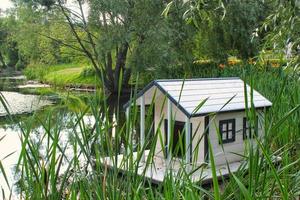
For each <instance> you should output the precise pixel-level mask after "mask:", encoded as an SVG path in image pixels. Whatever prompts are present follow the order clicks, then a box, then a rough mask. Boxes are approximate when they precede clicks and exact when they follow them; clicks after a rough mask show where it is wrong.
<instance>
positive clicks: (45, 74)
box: [24, 64, 98, 87]
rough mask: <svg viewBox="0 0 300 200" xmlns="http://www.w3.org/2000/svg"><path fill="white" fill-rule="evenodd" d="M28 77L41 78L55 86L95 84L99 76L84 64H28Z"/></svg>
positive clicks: (25, 72) (26, 71) (26, 72)
mask: <svg viewBox="0 0 300 200" xmlns="http://www.w3.org/2000/svg"><path fill="white" fill-rule="evenodd" d="M24 74H25V75H26V77H27V78H28V79H33V80H39V81H41V82H44V83H49V84H51V85H54V86H58V87H63V86H83V87H87V86H94V85H97V82H98V80H97V77H96V76H95V73H94V71H93V69H92V68H91V67H88V66H86V65H83V64H59V65H51V66H41V65H37V66H28V67H27V68H26V69H25V70H24Z"/></svg>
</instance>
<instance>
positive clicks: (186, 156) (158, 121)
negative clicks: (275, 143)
mask: <svg viewBox="0 0 300 200" xmlns="http://www.w3.org/2000/svg"><path fill="white" fill-rule="evenodd" d="M151 104H152V105H153V108H154V109H153V112H154V113H153V116H154V120H153V122H154V127H155V130H158V131H156V134H160V137H157V138H161V139H157V141H152V142H155V143H156V148H155V156H154V159H153V162H160V165H161V167H160V168H157V170H158V171H156V172H155V173H154V174H153V173H149V177H150V178H151V179H154V180H156V181H157V182H160V181H162V180H163V174H164V173H165V171H166V164H167V163H168V162H169V161H170V160H174V161H175V162H184V163H186V164H191V165H192V166H200V165H202V164H203V163H208V166H209V163H210V159H209V158H210V157H211V156H213V158H214V161H215V164H216V165H217V166H219V167H221V166H225V165H226V164H227V163H229V164H231V165H232V166H233V168H234V169H231V171H234V170H237V168H238V166H239V165H237V163H239V162H241V161H242V160H243V155H244V154H245V149H246V148H245V146H246V145H245V144H246V141H255V140H254V139H253V138H254V137H257V138H261V137H262V136H263V129H264V128H263V124H264V123H263V119H264V112H265V110H266V108H268V107H270V106H272V103H271V102H270V101H269V100H268V99H266V98H265V97H264V96H262V95H261V94H260V93H259V92H257V91H255V90H253V89H251V88H250V86H248V85H247V84H245V83H244V82H243V81H242V80H241V79H239V78H209V79H208V78H201V79H187V80H177V79H176V80H155V81H153V82H151V83H150V84H149V85H148V86H146V87H145V88H144V89H143V90H141V91H140V92H139V93H138V94H137V95H136V98H135V99H134V100H131V101H130V102H128V103H127V104H126V105H125V107H126V109H127V111H128V110H130V109H131V108H132V106H133V105H135V106H138V109H140V131H139V134H140V137H139V138H140V144H141V146H143V145H144V143H145V133H146V132H148V130H145V109H146V107H147V106H149V105H151ZM251 106H252V108H253V109H255V111H256V112H255V113H256V114H255V117H254V118H255V120H254V121H255V123H250V122H249V118H248V117H247V116H246V110H247V109H248V110H249V108H250V107H251ZM250 124H251V125H250ZM252 124H253V128H251V127H252ZM250 126H251V127H250ZM150 138H155V137H150ZM209 143H210V144H211V147H212V151H213V155H209V147H208V145H209ZM178 146H181V148H178ZM145 156H147V152H146V153H145ZM156 165H159V163H156ZM159 170H161V172H160V171H159ZM226 173H228V171H227V172H226V171H224V173H221V174H219V175H224V174H226ZM202 175H203V174H202ZM206 175H207V176H208V177H209V176H211V173H210V172H209V171H207V174H206ZM195 176H200V175H199V174H198V175H195ZM194 178H195V177H194ZM197 178H200V177H196V178H195V179H197Z"/></svg>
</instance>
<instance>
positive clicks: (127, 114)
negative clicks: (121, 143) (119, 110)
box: [125, 106, 132, 155]
mask: <svg viewBox="0 0 300 200" xmlns="http://www.w3.org/2000/svg"><path fill="white" fill-rule="evenodd" d="M129 115H130V106H128V107H127V108H126V123H127V126H128V131H129V133H128V134H129V135H128V142H127V144H125V145H126V153H127V155H129V152H130V145H132V144H131V142H132V137H131V132H132V130H131V127H130V124H131V122H130V119H129Z"/></svg>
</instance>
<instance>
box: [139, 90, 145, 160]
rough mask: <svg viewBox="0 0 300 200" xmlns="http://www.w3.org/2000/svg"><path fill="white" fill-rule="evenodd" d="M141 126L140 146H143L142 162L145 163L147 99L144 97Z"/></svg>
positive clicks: (142, 99) (142, 97)
mask: <svg viewBox="0 0 300 200" xmlns="http://www.w3.org/2000/svg"><path fill="white" fill-rule="evenodd" d="M140 104H141V106H140V107H141V124H140V126H141V127H140V144H141V149H142V151H143V152H142V157H141V161H142V162H144V161H145V151H144V150H143V149H144V148H145V147H144V145H145V97H144V95H142V96H141V101H140Z"/></svg>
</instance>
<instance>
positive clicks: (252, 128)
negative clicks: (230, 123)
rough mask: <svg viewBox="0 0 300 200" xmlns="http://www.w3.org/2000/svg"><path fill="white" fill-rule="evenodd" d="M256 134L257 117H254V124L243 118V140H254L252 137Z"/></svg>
mask: <svg viewBox="0 0 300 200" xmlns="http://www.w3.org/2000/svg"><path fill="white" fill-rule="evenodd" d="M257 134H258V117H257V116H256V120H255V123H254V124H253V122H250V121H249V120H247V118H246V117H244V118H243V139H244V140H245V139H249V138H254V135H256V136H257Z"/></svg>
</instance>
